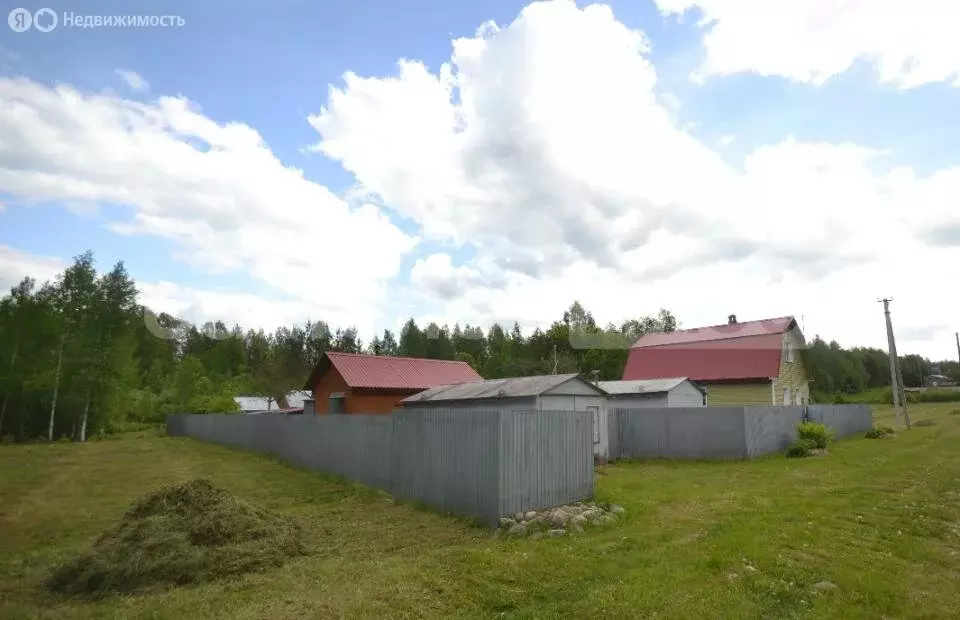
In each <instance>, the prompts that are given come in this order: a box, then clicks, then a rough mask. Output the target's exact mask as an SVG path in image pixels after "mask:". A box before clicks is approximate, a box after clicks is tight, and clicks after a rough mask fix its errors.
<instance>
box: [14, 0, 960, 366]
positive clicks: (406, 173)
mask: <svg viewBox="0 0 960 620" xmlns="http://www.w3.org/2000/svg"><path fill="white" fill-rule="evenodd" d="M78 5H82V6H80V7H78ZM131 6H136V7H137V8H136V10H132V9H131V8H130V7H131ZM223 6H224V5H223V4H222V3H212V2H209V3H197V2H186V1H179V0H163V1H158V2H153V3H137V4H136V5H131V3H129V2H120V1H107V0H90V1H87V2H84V3H76V2H66V1H64V0H44V1H42V2H33V1H32V0H29V1H28V0H18V1H17V2H15V3H10V2H4V3H3V7H2V11H0V13H3V14H8V15H10V18H9V19H8V24H7V25H4V24H3V23H2V22H0V287H2V288H3V289H6V288H8V287H10V286H12V285H13V284H15V283H16V282H17V281H19V280H20V279H21V278H22V277H23V276H25V275H29V276H32V277H35V278H37V279H38V280H40V281H44V280H46V279H49V278H52V277H54V276H55V275H56V273H57V272H58V271H59V270H61V269H62V268H63V267H64V266H65V265H66V264H69V262H70V260H71V259H72V257H74V256H76V255H78V254H80V253H82V252H83V251H84V250H87V249H90V250H93V252H94V254H95V257H96V260H97V264H98V267H99V268H100V269H103V270H106V269H109V267H111V266H112V265H113V264H114V263H115V262H116V261H119V260H122V261H124V263H125V264H126V266H127V268H128V270H129V272H130V273H131V275H132V276H133V277H134V278H135V279H136V281H137V284H138V286H139V288H140V291H141V300H142V303H144V304H146V305H147V306H149V307H150V308H152V309H153V310H155V311H158V312H159V311H165V312H169V313H173V314H176V315H178V316H181V317H183V318H185V319H187V320H190V321H193V322H196V323H198V324H199V323H203V322H205V321H208V320H223V321H225V322H226V323H228V324H232V323H239V324H241V325H242V326H244V327H245V328H246V327H263V328H265V329H268V330H272V329H274V328H275V327H277V326H279V325H290V324H293V323H303V322H305V321H306V320H307V319H312V320H325V321H327V322H329V323H331V324H332V325H335V326H341V327H347V326H355V327H357V328H358V329H359V331H360V335H361V338H363V339H365V340H369V338H370V337H371V336H372V335H373V334H374V333H376V332H380V331H382V330H383V329H394V330H396V329H398V328H399V326H400V325H402V323H403V322H404V321H405V320H406V319H407V318H409V317H414V318H416V319H418V321H421V322H423V321H437V322H439V323H448V324H450V325H452V324H453V323H455V322H459V323H460V324H461V325H464V324H466V323H470V324H472V325H481V326H484V327H487V326H489V325H490V324H492V323H493V322H495V321H496V322H499V323H501V324H504V325H508V326H509V325H512V324H513V323H514V322H518V323H519V324H520V325H521V327H523V328H524V329H525V330H526V331H527V332H529V330H531V329H532V328H534V327H536V326H544V327H545V326H547V325H549V324H550V322H552V321H554V320H557V319H559V318H560V317H561V316H562V313H563V311H564V309H566V308H567V307H569V305H570V304H571V302H572V301H573V300H579V301H580V302H581V303H582V304H583V305H584V306H585V307H586V308H587V309H588V310H590V311H591V312H592V313H593V315H594V317H595V318H596V319H597V321H598V322H599V323H601V324H605V323H607V322H615V323H619V322H621V321H623V320H626V319H630V318H638V317H641V316H644V315H648V314H653V313H656V312H657V311H658V310H659V309H660V308H667V309H669V310H670V311H672V312H673V313H674V314H675V315H676V316H677V318H678V319H679V321H680V324H681V327H698V326H704V325H712V324H717V323H723V322H725V321H726V318H727V316H728V315H729V314H736V315H737V317H738V318H739V319H740V320H750V319H763V318H770V317H777V316H786V315H793V316H795V317H797V319H798V321H799V322H800V323H801V326H802V327H803V330H804V333H805V334H806V335H807V337H808V339H809V338H811V337H812V336H814V335H820V336H821V337H823V338H824V339H827V340H837V341H838V342H840V343H841V344H842V345H844V346H878V347H885V343H886V336H885V327H884V317H883V308H882V305H881V304H879V303H878V299H879V298H881V297H890V298H893V302H892V303H891V310H892V313H893V321H894V326H895V329H896V334H897V348H898V349H899V350H900V352H901V353H920V354H922V355H925V356H928V357H931V358H933V359H956V357H957V348H956V344H955V341H954V333H955V332H956V331H957V330H958V329H960V316H958V313H957V311H956V308H957V307H958V306H960V287H958V285H957V283H958V282H960V208H958V205H957V197H958V196H960V123H957V122H956V118H957V114H958V110H960V38H958V37H956V36H955V32H956V31H957V30H958V26H960V8H957V7H955V6H954V3H951V2H947V1H946V0H917V1H916V2H913V3H911V4H910V10H909V11H907V10H906V8H905V5H904V4H903V3H902V2H895V1H894V0H872V1H868V0H848V1H846V2H842V3H837V2H835V1H821V0H793V1H792V2H790V3H772V2H769V1H761V0H631V1H629V2H627V1H616V2H610V3H595V4H592V3H588V2H576V3H575V2H572V1H569V0H552V1H548V2H535V3H532V4H523V3H522V2H513V1H507V0H493V1H490V2H484V3H477V2H465V1H462V0H456V1H453V0H445V1H440V0H434V1H427V0H416V1H413V2H393V1H391V2H387V1H386V0H369V1H366V2H341V1H335V2H334V1H324V2H307V1H299V0H281V1H271V2H267V1H266V0H250V1H247V2H234V3H230V8H229V10H226V9H224V8H222V7H223ZM21 8H22V9H26V11H27V13H29V14H30V24H29V25H30V26H31V27H30V28H28V29H26V30H23V28H22V26H23V24H24V22H23V21H22V20H20V21H18V17H17V16H18V13H17V12H16V11H15V9H21ZM42 8H49V9H51V11H49V12H41V13H40V14H39V15H38V16H37V19H36V23H34V20H33V19H32V18H33V16H34V15H36V14H37V11H38V10H39V9H42ZM19 15H22V14H19ZM54 16H55V17H56V18H57V19H56V25H55V27H53V28H52V29H51V25H53V17H54ZM127 16H134V17H135V16H143V17H145V18H146V19H145V20H144V21H143V23H144V25H143V26H139V25H137V20H136V19H134V20H133V21H132V22H130V23H127V20H126V19H124V20H118V19H113V18H119V17H127ZM150 16H153V17H154V19H153V20H152V21H151V20H150V19H149V18H150ZM163 16H170V18H169V19H168V18H165V19H163V20H160V19H159V17H163ZM95 17H104V18H106V19H103V20H101V23H104V24H109V25H104V26H100V27H96V26H94V24H95V22H94V18H95ZM67 22H73V23H74V25H73V26H71V25H67ZM84 23H86V24H87V25H89V26H94V27H86V28H85V27H83V24H84ZM77 24H79V25H80V26H79V27H78V26H77ZM151 24H153V25H151ZM8 26H9V27H8ZM13 26H20V27H19V28H17V29H15V28H14V27H13ZM38 26H39V27H40V29H38ZM17 30H22V31H17ZM43 30H46V32H44V31H43Z"/></svg>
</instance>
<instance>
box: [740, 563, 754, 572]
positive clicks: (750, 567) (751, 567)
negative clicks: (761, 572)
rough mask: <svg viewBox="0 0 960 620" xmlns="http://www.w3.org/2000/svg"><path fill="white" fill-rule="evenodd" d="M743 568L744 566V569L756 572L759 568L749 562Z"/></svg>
mask: <svg viewBox="0 0 960 620" xmlns="http://www.w3.org/2000/svg"><path fill="white" fill-rule="evenodd" d="M743 568H744V570H746V571H747V572H748V573H755V572H757V569H756V568H755V567H753V566H750V565H749V564H747V565H746V566H744V567H743Z"/></svg>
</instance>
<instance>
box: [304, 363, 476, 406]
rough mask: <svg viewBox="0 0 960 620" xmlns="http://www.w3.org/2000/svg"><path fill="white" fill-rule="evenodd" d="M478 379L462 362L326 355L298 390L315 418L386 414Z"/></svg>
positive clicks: (473, 371) (472, 370) (471, 369)
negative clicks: (409, 400) (421, 395)
mask: <svg viewBox="0 0 960 620" xmlns="http://www.w3.org/2000/svg"><path fill="white" fill-rule="evenodd" d="M481 378H482V377H481V376H480V375H479V374H477V371H475V370H474V369H473V368H471V367H470V366H469V365H468V364H467V363H466V362H459V361H450V360H434V359H420V358H413V357H392V356H389V355H363V354H359V353H339V352H334V351H328V352H327V353H324V354H323V356H322V357H321V358H320V361H319V362H318V363H317V366H316V368H314V369H313V372H312V373H310V377H309V378H308V379H307V382H306V384H305V385H304V386H303V389H304V390H305V391H309V392H310V394H311V396H312V398H307V399H304V402H303V408H304V410H305V411H306V412H307V413H314V414H320V415H322V414H327V413H338V414H339V413H343V414H353V413H383V414H390V413H391V412H392V411H393V408H394V407H396V406H397V404H398V403H399V402H400V401H401V400H402V399H403V398H405V397H407V396H410V395H411V394H416V393H418V392H421V391H423V390H425V389H428V388H432V387H435V386H438V385H448V384H451V383H460V382H463V381H477V380H479V379H481Z"/></svg>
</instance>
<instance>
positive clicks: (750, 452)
mask: <svg viewBox="0 0 960 620" xmlns="http://www.w3.org/2000/svg"><path fill="white" fill-rule="evenodd" d="M802 417H803V407H774V406H752V407H745V408H744V432H745V435H746V445H747V457H748V458H753V457H755V456H760V455H761V454H767V453H769V452H779V451H782V450H786V449H787V448H788V447H789V446H790V444H791V443H793V442H794V441H796V440H797V424H799V423H800V420H801V419H802Z"/></svg>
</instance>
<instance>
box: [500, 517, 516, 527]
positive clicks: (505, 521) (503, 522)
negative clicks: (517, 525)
mask: <svg viewBox="0 0 960 620" xmlns="http://www.w3.org/2000/svg"><path fill="white" fill-rule="evenodd" d="M513 523H514V521H513V519H511V518H510V517H501V519H500V527H506V528H509V527H510V526H512V525H513Z"/></svg>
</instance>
